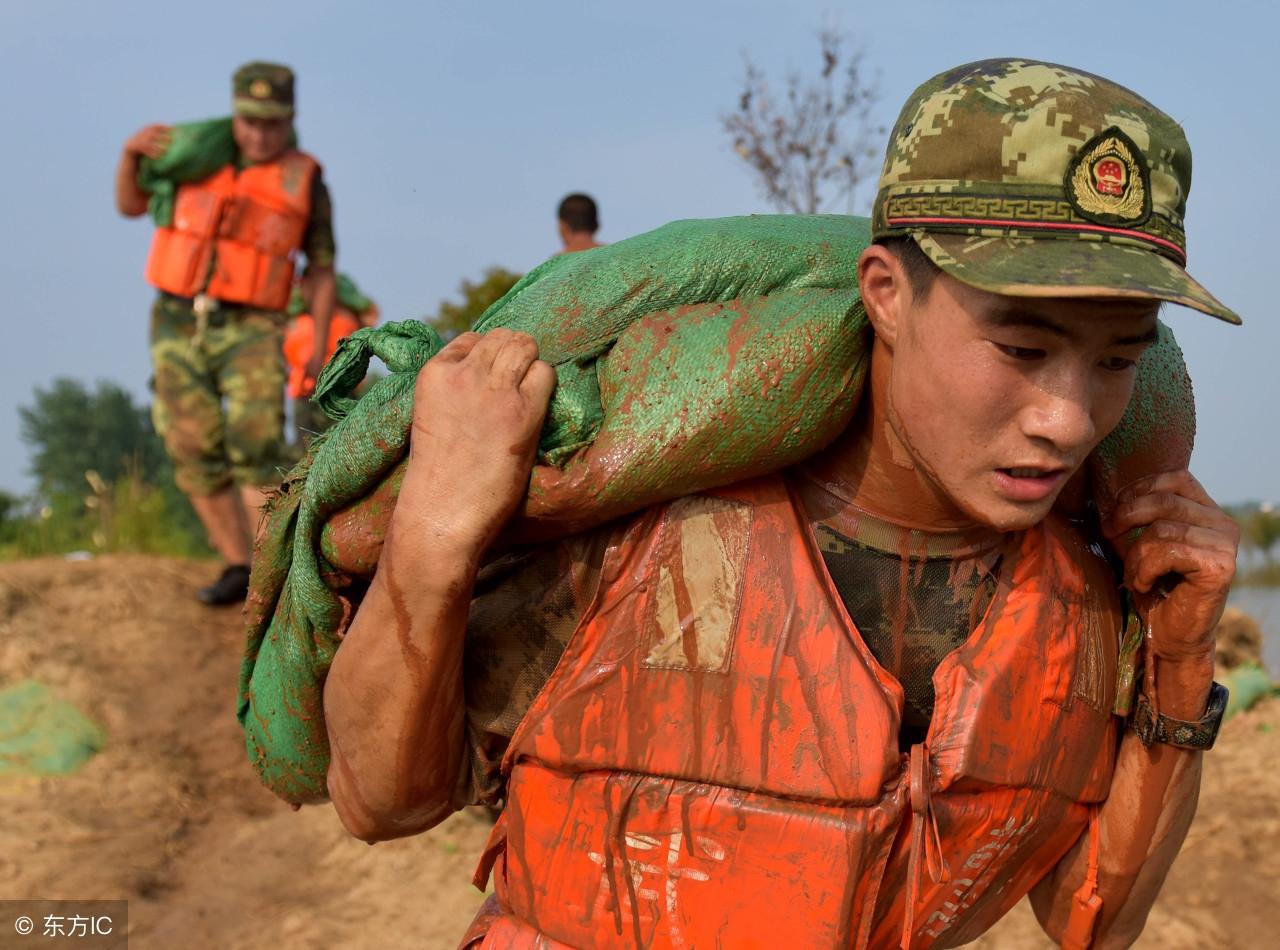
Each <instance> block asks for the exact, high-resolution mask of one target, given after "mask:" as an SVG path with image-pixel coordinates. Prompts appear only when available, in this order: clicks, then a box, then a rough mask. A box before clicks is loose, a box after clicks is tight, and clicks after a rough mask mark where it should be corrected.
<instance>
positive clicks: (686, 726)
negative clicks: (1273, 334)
mask: <svg viewBox="0 0 1280 950" xmlns="http://www.w3.org/2000/svg"><path fill="white" fill-rule="evenodd" d="M1014 540H1015V541H1017V543H1016V544H1015V543H1013V542H1011V548H1012V549H1011V550H1009V551H1007V552H1006V553H1005V555H1004V557H1003V559H1002V567H1001V576H1000V578H999V579H998V588H997V592H996V595H995V598H994V600H993V602H992V604H991V607H990V608H989V611H988V613H987V615H986V616H985V618H984V619H983V620H982V621H981V623H980V624H979V625H978V627H977V629H976V630H975V631H974V632H973V633H972V634H971V636H970V637H969V639H968V640H967V641H966V642H965V643H964V644H963V645H962V646H961V647H960V648H958V649H957V650H956V651H954V652H953V653H951V654H950V655H948V656H947V657H946V658H945V659H944V660H943V661H942V663H941V664H940V666H939V667H938V670H937V672H936V673H935V675H934V684H935V686H936V690H937V704H936V707H935V710H934V715H933V720H932V724H931V726H930V729H929V732H928V736H927V739H926V741H925V742H924V743H922V744H920V745H917V746H914V747H912V749H911V751H910V753H909V754H905V755H904V754H900V753H899V750H898V729H899V723H900V720H901V715H902V705H903V695H902V689H901V687H900V686H899V684H898V683H897V681H896V680H894V679H893V678H892V677H891V676H890V675H889V674H888V673H887V672H886V671H885V670H884V669H883V668H882V667H881V666H880V665H879V664H878V663H877V662H876V660H875V658H874V657H873V656H872V654H871V652H870V651H869V650H868V649H867V647H866V645H865V644H864V643H863V641H862V638H861V637H860V636H859V635H858V633H857V631H856V628H855V627H854V624H853V622H852V621H851V619H850V618H849V616H848V614H847V613H846V612H845V609H844V606H843V603H842V601H841V599H840V597H839V594H838V593H837V592H836V590H835V588H834V585H833V583H832V581H831V579H830V576H829V575H828V574H827V571H826V568H825V565H824V563H823V560H822V555H821V553H820V552H819V551H818V549H817V546H816V543H815V541H814V539H813V536H812V534H811V532H810V528H809V525H808V522H807V519H806V516H805V514H804V512H803V510H802V509H801V507H800V504H799V502H798V501H797V500H795V499H794V497H793V496H792V494H791V492H790V490H789V489H788V487H787V485H786V483H785V481H784V480H783V479H782V478H780V477H777V476H774V477H771V478H767V479H760V480H757V481H754V482H750V483H744V484H743V485H739V486H735V487H733V488H730V489H727V490H722V491H718V492H716V493H714V494H708V495H701V496H694V497H691V498H685V499H681V500H678V501H675V502H673V503H670V504H668V505H666V506H664V507H662V508H660V509H658V510H657V511H652V512H649V513H646V514H645V515H643V516H642V517H641V518H640V519H639V520H638V521H637V522H636V523H635V524H634V525H633V526H632V527H630V528H629V529H628V530H627V531H626V533H625V534H624V535H623V536H622V538H621V540H620V541H619V542H617V543H616V544H615V545H614V546H612V547H611V548H610V550H609V553H608V555H607V556H606V559H605V562H604V567H603V571H602V579H601V584H600V590H599V592H598V593H597V594H596V597H595V600H594V601H593V603H592V604H591V605H590V607H589V608H588V609H587V611H586V613H585V615H584V618H583V620H582V622H581V624H580V625H579V627H578V629H577V631H576V632H575V634H574V636H573V638H572V639H571V641H570V643H569V645H568V647H567V649H566V652H565V654H564V658H563V660H562V661H561V663H560V665H559V667H558V668H557V669H556V671H555V673H554V674H553V675H552V677H551V679H550V681H549V682H548V683H547V684H546V686H545V688H544V689H543V690H542V692H541V694H540V695H539V696H538V697H537V699H536V700H535V701H534V703H533V705H532V706H531V708H530V710H529V712H528V714H527V715H526V717H525V718H524V720H523V721H522V722H521V724H520V726H519V728H518V729H517V731H516V734H515V735H514V736H513V739H512V743H511V746H510V748H509V751H508V754H507V758H506V760H505V763H504V767H505V768H506V769H507V770H508V773H509V774H508V804H507V808H506V810H505V811H504V813H503V816H502V818H501V819H500V821H499V824H498V826H497V828H496V829H495V832H494V839H493V841H492V842H491V846H490V848H489V849H488V852H487V856H486V859H485V860H484V861H482V864H481V868H480V870H479V871H478V872H477V879H478V881H480V880H483V879H484V877H485V875H487V874H488V873H489V871H490V869H491V868H492V871H493V874H494V876H495V886H496V896H497V906H496V909H491V910H490V911H489V913H488V914H487V915H482V918H479V919H478V920H477V925H476V926H475V927H474V928H473V930H472V931H471V935H472V936H473V937H474V936H475V935H477V934H478V933H484V937H483V938H482V942H481V943H480V946H483V947H503V948H507V947H511V948H533V947H539V948H560V947H605V946H609V947H615V946H617V947H645V948H681V947H690V948H692V947H734V948H747V947H767V948H777V947H805V948H825V947H877V948H879V947H896V946H899V945H901V946H910V947H932V946H954V945H957V944H962V943H965V942H967V941H970V940H972V939H974V938H975V937H977V936H978V935H979V934H980V933H982V932H983V931H985V930H986V929H987V928H988V927H990V926H991V925H992V924H993V923H994V922H995V921H996V920H997V919H998V918H999V917H1000V916H1002V915H1003V914H1004V913H1005V912H1006V911H1007V910H1009V908H1010V907H1012V906H1013V905H1014V904H1015V903H1016V902H1017V901H1018V900H1019V899H1020V898H1021V897H1022V896H1023V895H1024V894H1026V893H1027V891H1028V890H1029V889H1030V888H1031V887H1032V886H1033V885H1034V884H1035V883H1036V882H1037V881H1039V880H1040V879H1041V878H1042V877H1043V876H1044V875H1045V874H1046V873H1048V872H1049V871H1050V870H1051V869H1052V868H1053V867H1054V866H1055V864H1056V863H1057V862H1058V861H1059V860H1060V859H1061V858H1062V856H1063V855H1064V854H1065V853H1066V852H1067V851H1068V850H1069V849H1070V848H1071V847H1072V846H1073V845H1074V844H1075V842H1076V841H1077V839H1078V838H1079V837H1080V835H1081V833H1082V831H1084V829H1085V828H1086V827H1087V826H1088V823H1089V818H1090V814H1091V812H1092V810H1093V809H1094V807H1095V806H1094V803H1097V802H1099V801H1101V800H1103V799H1104V798H1105V797H1106V795H1107V791H1108V789H1109V786H1110V780H1111V774H1112V770H1113V768H1114V764H1115V751H1116V743H1117V734H1116V726H1115V724H1114V722H1113V717H1112V716H1111V709H1112V703H1113V701H1114V694H1115V671H1116V654H1117V646H1118V643H1119V638H1120V620H1121V615H1120V608H1119V603H1118V595H1117V593H1116V587H1115V582H1114V579H1113V578H1112V576H1111V574H1110V570H1109V568H1108V567H1107V565H1106V562H1105V561H1104V559H1103V557H1102V555H1101V552H1100V550H1099V549H1096V548H1095V549H1091V548H1090V546H1089V545H1087V544H1086V543H1085V542H1084V540H1082V538H1081V537H1080V536H1079V535H1078V534H1077V533H1076V532H1075V531H1074V530H1073V529H1072V528H1070V526H1069V525H1068V524H1067V523H1065V522H1063V521H1060V520H1058V519H1056V518H1050V519H1049V520H1047V521H1045V522H1044V523H1043V524H1042V525H1040V526H1038V527H1036V528H1034V529H1032V530H1030V531H1027V532H1026V533H1025V534H1024V535H1022V536H1021V537H1020V540H1018V538H1017V536H1014ZM540 941H541V942H540Z"/></svg>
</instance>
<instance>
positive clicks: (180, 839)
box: [0, 557, 1280, 950]
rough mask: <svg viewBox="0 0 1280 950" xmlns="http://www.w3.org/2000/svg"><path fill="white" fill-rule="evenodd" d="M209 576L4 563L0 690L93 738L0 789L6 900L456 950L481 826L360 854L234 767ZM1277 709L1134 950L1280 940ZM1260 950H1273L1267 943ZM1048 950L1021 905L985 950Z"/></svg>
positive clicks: (221, 630) (226, 615) (1, 886)
mask: <svg viewBox="0 0 1280 950" xmlns="http://www.w3.org/2000/svg"><path fill="white" fill-rule="evenodd" d="M214 571H215V568H213V567H212V566H211V565H209V564H207V563H188V562H182V561H173V560H166V559H160V558H142V557H136V558H132V557H131V558H104V559H99V560H95V561H89V562H75V563H69V562H64V561H53V560H47V561H30V562H23V563H14V564H3V565H0V685H7V684H9V683H12V682H15V681H17V680H20V679H23V678H26V677H34V678H35V679H38V680H39V681H41V682H43V683H44V684H45V685H47V686H49V687H50V688H52V689H54V690H55V691H56V692H57V693H58V694H59V695H60V696H62V697H63V698H66V699H69V700H71V701H73V702H75V703H77V704H78V705H79V706H80V707H81V708H82V709H83V710H84V711H85V712H86V713H88V714H89V715H90V716H92V717H94V718H95V719H96V720H97V721H98V722H100V723H101V724H102V725H103V726H104V727H105V728H106V729H107V731H108V733H109V740H108V744H107V746H106V748H105V749H104V750H103V751H102V752H101V753H100V754H99V755H98V756H96V757H95V758H94V759H93V760H91V761H90V762H89V764H88V765H87V766H85V767H84V768H83V769H82V770H81V771H80V772H78V773H76V774H75V775H72V776H68V777H64V778H57V779H43V780H17V779H11V778H10V779H4V778H0V800H2V801H3V806H4V810H5V821H4V822H2V823H0V897H4V898H37V897H39V898H100V899H106V898H114V899H121V898H123V899H127V900H128V901H129V902H130V905H129V911H130V921H131V936H130V946H132V947H134V948H143V950H145V948H152V947H155V948H170V947H193V948H203V947H213V948H224V947H225V948H251V947H252V948H259V947H279V948H289V950H292V948H312V947H316V948H320V947H326V948H364V947H369V948H374V947H377V948H389V947H394V948H399V947H415V948H426V950H434V948H437V947H439V948H448V947H453V946H455V944H456V941H457V938H458V936H459V935H460V934H461V932H462V931H463V929H465V927H466V925H467V923H468V922H469V921H470V919H471V915H472V914H473V913H474V911H475V909H476V907H477V906H478V905H479V903H480V900H481V895H480V894H479V893H478V892H477V891H476V890H475V889H474V888H472V887H471V885H470V883H469V881H470V877H471V871H472V868H473V867H474V863H475V858H476V856H477V855H478V854H479V852H480V849H481V848H482V847H483V845H484V842H485V839H486V838H487V836H488V832H489V826H488V824H487V822H486V821H485V820H484V819H483V818H480V817H477V816H473V815H471V814H469V813H464V814H461V815H456V816H454V818H452V819H451V820H449V821H448V822H446V823H445V824H444V825H442V826H441V827H439V828H436V829H434V830H433V831H431V832H429V833H427V834H424V835H420V836H418V837H416V838H412V839H409V840H406V841H399V842H392V843H389V844H383V845H378V846H377V847H373V848H371V847H368V846H367V845H364V844H361V843H360V842H358V841H355V840H354V839H352V838H350V837H348V836H347V835H346V833H345V832H344V831H343V829H342V827H341V826H340V825H339V824H338V821H337V819H336V818H335V817H334V815H333V812H332V810H331V809H329V808H328V807H319V808H306V809H303V810H302V811H301V812H296V813H295V812H293V811H291V810H290V809H289V808H288V807H287V806H285V805H283V804H282V803H280V802H279V801H278V800H277V799H275V798H274V797H273V796H272V795H270V794H269V793H268V792H266V791H265V790H263V789H262V788H261V787H260V786H259V785H258V784H257V781H256V779H255V778H254V776H253V775H252V773H251V772H250V770H249V767H248V765H247V763H246V762H245V758H244V752H243V746H242V742H241V736H240V731H239V728H238V726H237V725H236V721H235V715H234V706H235V683H236V674H237V670H238V667H239V659H240V649H241V646H242V643H243V634H242V629H241V626H240V621H239V615H238V613H237V612H235V611H210V610H207V609H204V608H201V607H200V606H199V605H198V604H196V603H195V602H194V600H192V598H191V591H192V589H194V587H196V586H198V585H199V584H201V583H206V582H207V581H208V580H209V579H210V577H211V576H212V574H213V573H214ZM1277 761H1280V703H1274V702H1273V703H1270V704H1268V705H1267V706H1265V707H1263V708H1261V709H1259V710H1256V711H1255V712H1252V713H1249V714H1246V715H1244V716H1241V717H1239V718H1237V719H1236V720H1233V721H1232V722H1231V723H1229V724H1228V726H1227V727H1226V729H1225V730H1224V734H1223V736H1222V738H1221V740H1220V745H1219V748H1218V749H1217V750H1215V751H1214V752H1213V753H1212V754H1211V755H1210V757H1209V759H1208V761H1207V770H1206V771H1207V774H1206V779H1205V787H1204V794H1203V796H1202V799H1201V805H1200V814H1199V816H1198V817H1197V819H1196V824H1195V826H1194V827H1193V828H1192V831H1191V836H1190V839H1189V842H1188V844H1187V846H1186V848H1185V849H1184V851H1183V854H1182V856H1181V857H1180V858H1179V861H1178V863H1177V865H1175V867H1174V869H1173V872H1172V874H1171V875H1170V879H1169V883H1168V885H1167V886H1166V888H1165V892H1164V894H1163V895H1162V897H1161V901H1160V903H1159V904H1158V905H1157V907H1156V909H1155V910H1154V911H1153V913H1152V915H1151V921H1150V923H1149V925H1148V927H1147V932H1146V934H1144V936H1143V939H1142V940H1141V941H1140V943H1139V946H1145V947H1152V948H1155V947H1159V948H1181V947H1188V948H1191V947H1196V948H1199V947H1247V946H1257V945H1259V939H1260V935H1262V934H1271V933H1273V932H1274V931H1275V929H1276V925H1278V924H1280V906H1277V902H1276V899H1275V897H1276V882H1277V881H1278V880H1280V809H1277V796H1276V790H1277V788H1280V775H1278V774H1277V770H1276V768H1275V766H1274V763H1276V762H1277ZM1263 942H1264V943H1265V942H1267V941H1263ZM979 945H980V946H983V947H999V948H1001V950H1004V948H1012V950H1019V948H1023V947H1026V948H1033V947H1043V946H1047V943H1046V942H1045V941H1044V939H1043V938H1042V937H1040V936H1039V932H1038V928H1037V927H1036V924H1035V922H1034V919H1033V918H1032V917H1031V914H1030V912H1029V911H1028V910H1027V909H1026V906H1025V904H1024V905H1023V906H1020V907H1019V908H1017V910H1016V911H1015V912H1014V913H1013V914H1011V915H1010V916H1009V918H1008V919H1006V920H1005V921H1004V922H1002V923H1001V925H1000V927H999V929H998V930H997V931H996V932H994V933H992V934H989V935H988V936H987V937H985V938H983V940H982V941H981V942H980V944H979Z"/></svg>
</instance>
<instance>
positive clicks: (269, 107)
mask: <svg viewBox="0 0 1280 950" xmlns="http://www.w3.org/2000/svg"><path fill="white" fill-rule="evenodd" d="M231 96H232V105H233V108H234V109H235V113H236V115H242V116H246V117H248V118H253V119H282V118H287V117H288V116H291V115H293V70H292V69H290V68H289V67H288V66H281V65H279V64H278V63H245V64H244V65H243V66H241V67H240V68H239V69H237V70H236V74H235V76H234V77H232V80H231Z"/></svg>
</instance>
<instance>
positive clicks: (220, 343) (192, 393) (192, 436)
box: [151, 294, 285, 495]
mask: <svg viewBox="0 0 1280 950" xmlns="http://www.w3.org/2000/svg"><path fill="white" fill-rule="evenodd" d="M282 325H283V316H282V315H281V314H279V313H272V312H270V311H263V310H232V311H231V314H230V315H229V316H227V317H226V318H225V319H224V320H220V321H219V320H215V321H213V322H211V323H210V324H209V325H208V326H206V327H205V328H204V330H203V332H201V333H199V334H197V320H196V316H195V314H194V313H193V312H192V308H191V304H190V303H188V302H186V301H183V300H181V299H179V298H177V297H172V296H170V295H168V294H160V295H159V297H157V298H156V302H155V304H154V305H153V306H152V308H151V363H152V368H153V372H154V374H155V376H154V386H155V401H154V402H153V403H152V407H151V416H152V420H153V421H154V422H155V426H156V431H157V432H159V433H160V435H161V437H162V438H163V439H164V445H165V449H166V451H168V453H169V457H170V458H172V459H173V463H174V468H175V470H176V477H177V482H178V487H179V488H181V489H182V490H183V491H184V492H187V493H188V494H192V495H211V494H213V493H214V492H216V491H218V490H220V489H222V488H225V487H226V486H227V485H228V484H230V483H231V482H232V481H235V482H236V483H238V484H241V485H255V486H262V485H271V484H274V483H276V482H278V481H279V480H280V476H281V473H280V468H281V467H282V466H283V465H284V463H285V459H284V457H283V455H282V449H283V445H284V400H283V399H282V398H281V392H282V390H283V388H284V358H283V356H282V355H281V352H280V345H281V344H280V334H281V327H282ZM224 400H225V406H224Z"/></svg>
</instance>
